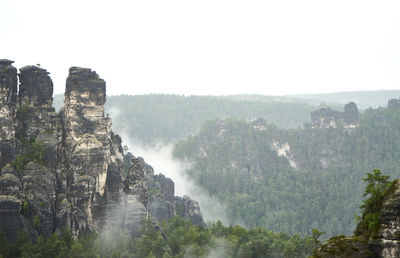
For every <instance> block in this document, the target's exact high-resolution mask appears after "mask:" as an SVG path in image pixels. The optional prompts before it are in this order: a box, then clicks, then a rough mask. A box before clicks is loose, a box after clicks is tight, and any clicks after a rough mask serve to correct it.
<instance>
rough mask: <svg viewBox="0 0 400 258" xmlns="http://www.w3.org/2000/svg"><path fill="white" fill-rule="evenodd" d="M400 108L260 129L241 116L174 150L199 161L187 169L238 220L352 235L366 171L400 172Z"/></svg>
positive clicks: (216, 123) (205, 127)
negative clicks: (326, 122)
mask: <svg viewBox="0 0 400 258" xmlns="http://www.w3.org/2000/svg"><path fill="white" fill-rule="evenodd" d="M399 111H400V110H399V108H398V107H397V108H396V107H391V108H378V109H367V110H366V111H365V112H364V113H363V114H362V116H361V118H360V119H361V120H360V125H359V127H357V128H354V129H346V128H327V129H321V128H309V127H307V126H306V127H305V128H302V129H289V130H284V129H279V128H278V127H276V126H275V125H273V124H269V125H267V126H266V127H265V128H262V129H260V128H258V129H256V128H253V127H252V126H251V124H248V123H247V122H246V121H243V120H234V119H228V120H225V121H220V120H213V121H208V122H207V123H205V124H204V125H203V126H202V129H201V130H200V132H199V134H197V135H196V136H189V137H188V138H187V139H186V140H184V141H181V142H179V143H178V144H177V145H176V147H175V149H174V156H175V157H176V158H178V159H181V160H187V161H190V162H192V163H193V167H192V168H191V169H189V170H188V171H187V174H188V175H189V176H190V178H192V179H193V180H194V181H195V182H196V183H198V184H199V185H201V186H202V187H204V188H205V189H207V191H208V192H209V194H211V195H213V196H217V197H218V198H219V199H220V200H221V201H223V202H224V203H226V204H227V206H228V215H229V217H230V220H231V221H232V222H233V223H237V222H242V223H244V225H245V226H247V227H256V226H262V227H266V228H269V229H272V230H275V231H285V232H289V233H295V232H297V233H300V234H307V233H308V232H309V231H310V228H318V229H321V230H322V231H324V232H326V233H327V234H326V236H327V237H329V236H333V235H338V234H350V233H351V231H352V229H353V228H354V225H355V221H354V214H355V213H359V209H358V207H359V203H360V202H361V199H362V190H363V189H364V183H363V182H362V180H361V178H362V177H363V176H364V174H365V172H366V171H371V170H372V169H374V168H381V169H382V171H383V172H384V173H385V174H389V175H391V176H393V177H394V178H396V177H399V175H400V137H399V136H400V112H399ZM276 150H278V151H280V154H284V155H286V157H287V158H286V157H284V156H282V155H281V156H279V155H278V153H277V151H276ZM290 162H292V163H290Z"/></svg>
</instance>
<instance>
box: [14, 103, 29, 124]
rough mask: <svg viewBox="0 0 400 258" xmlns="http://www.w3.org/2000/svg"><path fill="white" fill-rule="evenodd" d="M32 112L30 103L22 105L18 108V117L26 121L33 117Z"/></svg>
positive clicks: (21, 120) (19, 119)
mask: <svg viewBox="0 0 400 258" xmlns="http://www.w3.org/2000/svg"><path fill="white" fill-rule="evenodd" d="M31 112H32V111H31V108H30V107H29V105H21V106H19V107H18V108H17V113H16V118H17V120H18V121H19V122H25V121H26V120H28V119H30V118H31Z"/></svg>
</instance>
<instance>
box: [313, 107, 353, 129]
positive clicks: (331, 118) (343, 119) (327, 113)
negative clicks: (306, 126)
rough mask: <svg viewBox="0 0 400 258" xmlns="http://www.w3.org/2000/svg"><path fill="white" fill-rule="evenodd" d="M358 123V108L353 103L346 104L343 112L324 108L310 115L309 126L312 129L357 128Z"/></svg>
mask: <svg viewBox="0 0 400 258" xmlns="http://www.w3.org/2000/svg"><path fill="white" fill-rule="evenodd" d="M358 121H359V113H358V108H357V105H356V103H354V102H349V103H347V104H346V105H345V106H344V112H340V111H335V110H332V109H331V108H329V107H326V108H321V109H318V110H316V111H314V112H312V113H311V124H312V127H313V128H329V127H333V128H337V127H345V128H354V127H357V126H358Z"/></svg>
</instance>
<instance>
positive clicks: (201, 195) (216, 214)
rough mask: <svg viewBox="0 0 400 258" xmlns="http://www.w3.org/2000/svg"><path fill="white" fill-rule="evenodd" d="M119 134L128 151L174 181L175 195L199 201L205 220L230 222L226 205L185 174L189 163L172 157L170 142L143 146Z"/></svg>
mask: <svg viewBox="0 0 400 258" xmlns="http://www.w3.org/2000/svg"><path fill="white" fill-rule="evenodd" d="M120 135H121V138H122V145H127V146H128V148H129V152H131V153H132V154H133V155H134V156H139V157H143V158H144V160H145V161H146V163H147V164H149V165H151V166H152V167H153V169H154V172H155V173H156V174H160V173H161V174H164V175H165V176H167V177H169V178H171V179H172V180H173V181H174V183H175V195H177V196H183V195H188V196H190V197H191V198H192V199H194V200H196V201H198V202H199V204H200V209H201V212H202V214H203V217H204V220H205V221H206V222H215V221H218V220H220V221H221V222H222V223H224V224H230V222H229V220H228V219H227V213H226V206H225V205H224V204H223V203H221V202H220V201H219V200H218V199H216V198H215V197H212V196H210V195H209V194H208V193H207V191H206V190H204V189H202V188H201V187H200V186H198V185H195V184H194V182H193V181H192V180H190V179H189V178H187V177H186V176H185V174H184V171H185V169H188V168H190V166H191V165H190V164H189V163H185V162H180V161H178V160H175V159H173V158H172V149H173V145H172V144H168V145H162V144H157V145H155V146H154V147H147V146H146V147H145V146H143V145H142V144H140V143H138V142H137V141H134V140H133V139H131V138H130V137H129V136H128V135H127V134H126V133H121V134H120Z"/></svg>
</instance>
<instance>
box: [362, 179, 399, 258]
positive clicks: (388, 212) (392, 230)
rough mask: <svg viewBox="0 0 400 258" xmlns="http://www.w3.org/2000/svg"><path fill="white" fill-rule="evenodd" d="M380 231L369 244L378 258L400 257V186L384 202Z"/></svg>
mask: <svg viewBox="0 0 400 258" xmlns="http://www.w3.org/2000/svg"><path fill="white" fill-rule="evenodd" d="M379 222H380V224H381V226H380V230H379V231H378V233H377V234H376V237H375V238H374V239H372V240H371V241H370V243H369V247H370V249H371V250H372V251H373V253H374V254H375V255H376V256H377V257H390V258H394V257H400V185H399V183H397V186H396V189H395V191H394V192H393V193H392V194H390V195H389V196H388V197H387V198H386V200H385V201H384V203H383V205H382V209H381V216H380V219H379Z"/></svg>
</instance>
